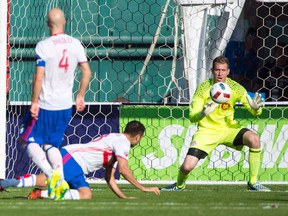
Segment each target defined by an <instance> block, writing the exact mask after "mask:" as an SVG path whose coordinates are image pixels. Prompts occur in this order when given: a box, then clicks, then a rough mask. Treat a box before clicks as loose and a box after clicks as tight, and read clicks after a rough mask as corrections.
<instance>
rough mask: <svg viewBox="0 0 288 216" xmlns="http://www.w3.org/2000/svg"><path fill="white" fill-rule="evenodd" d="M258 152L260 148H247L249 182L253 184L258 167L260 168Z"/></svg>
mask: <svg viewBox="0 0 288 216" xmlns="http://www.w3.org/2000/svg"><path fill="white" fill-rule="evenodd" d="M260 153H261V149H255V148H250V149H249V183H250V184H255V183H256V182H257V178H258V173H259V168H260Z"/></svg>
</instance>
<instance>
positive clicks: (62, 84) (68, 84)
mask: <svg viewBox="0 0 288 216" xmlns="http://www.w3.org/2000/svg"><path fill="white" fill-rule="evenodd" d="M36 54H37V63H39V62H41V61H44V63H43V64H42V65H41V66H44V67H45V76H44V80H43V84H42V91H41V94H40V97H39V106H40V108H42V109H47V110H62V109H68V108H70V107H71V106H72V103H73V98H72V88H73V83H74V72H75V69H76V67H77V65H78V63H81V62H87V57H86V54H85V50H84V47H83V46H82V45H81V43H80V41H79V40H78V39H76V38H73V37H71V36H69V35H66V34H57V35H52V36H51V37H49V38H47V39H45V40H42V41H40V42H39V43H38V44H37V46H36ZM37 65H38V64H37Z"/></svg>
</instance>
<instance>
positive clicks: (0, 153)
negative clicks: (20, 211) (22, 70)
mask: <svg viewBox="0 0 288 216" xmlns="http://www.w3.org/2000/svg"><path fill="white" fill-rule="evenodd" d="M7 7H8V1H5V0H3V1H0V29H1V31H0V52H1V53H0V106H1V109H0V110H1V111H0V122H1V126H0V178H5V171H6V111H5V110H6V67H7V65H6V64H7V62H6V60H7V12H8V11H7V9H8V8H7ZM2 109H3V110H2Z"/></svg>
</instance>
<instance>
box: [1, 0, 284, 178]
mask: <svg viewBox="0 0 288 216" xmlns="http://www.w3.org/2000/svg"><path fill="white" fill-rule="evenodd" d="M190 2H192V3H191V4H190ZM208 2H209V4H207V3H208ZM178 3H181V4H182V6H180V5H179V4H178ZM194 3H195V4H193V1H169V0H167V1H166V0H160V1H156V0H149V1H144V0H137V1H103V0H97V1H95V0H85V1H82V0H81V1H80V0H64V1H49V2H47V1H44V0H39V1H33V0H29V1H27V0H26V1H24V0H17V1H16V0H12V1H10V4H9V6H10V10H9V15H10V16H9V18H10V19H9V20H10V21H9V23H8V24H9V25H8V29H9V30H10V32H11V33H10V34H9V31H8V35H9V44H8V46H7V47H8V51H7V54H8V57H9V60H10V61H9V63H10V64H9V66H10V67H9V71H8V72H9V75H10V89H9V95H8V103H7V106H6V107H5V108H6V113H7V115H6V116H7V130H6V131H7V133H6V135H7V138H6V154H5V153H3V152H2V155H6V176H7V177H14V176H16V175H20V174H23V173H25V172H36V170H37V168H36V167H35V166H33V165H32V164H31V162H30V161H29V159H28V158H27V155H26V153H25V152H24V150H23V149H22V147H21V146H19V145H17V138H18V130H19V125H20V123H21V121H22V118H23V114H24V113H25V111H26V110H27V109H28V108H29V101H30V100H31V84H32V75H33V72H34V70H35V58H34V48H35V45H36V43H37V42H38V41H39V40H41V39H42V38H44V37H47V36H48V29H47V27H46V26H45V21H46V13H47V11H48V10H49V9H51V8H52V7H60V8H62V9H63V10H64V12H65V14H66V16H67V28H66V32H67V33H68V34H70V35H73V36H74V37H78V38H79V39H80V41H81V42H82V43H83V45H84V46H85V48H86V51H87V55H88V58H89V63H90V66H91V69H92V71H93V77H92V80H91V84H90V86H89V89H88V91H87V95H86V99H87V102H88V104H89V105H88V107H87V109H86V110H85V112H84V113H81V114H79V113H78V114H74V116H73V118H72V120H71V123H70V126H69V128H68V130H67V133H66V137H65V140H64V143H63V144H64V145H65V144H71V143H77V142H88V141H89V140H91V139H92V138H93V137H95V136H96V135H98V134H101V133H107V132H111V131H113V132H118V131H121V130H122V128H123V126H124V125H125V123H127V121H129V120H131V119H138V120H140V121H142V122H143V123H144V124H145V126H146V128H147V132H146V136H145V138H144V139H143V141H142V142H141V146H140V147H138V148H135V149H133V154H131V159H130V163H131V164H130V165H131V168H132V170H133V172H134V174H135V175H136V177H137V178H138V179H143V180H163V181H164V180H175V179H176V176H177V172H178V168H179V165H180V164H181V163H182V162H183V158H184V156H185V154H186V151H187V149H188V147H189V145H190V141H191V138H192V136H193V133H194V132H195V130H196V126H195V125H190V123H189V120H188V106H187V104H188V103H189V100H190V98H191V96H192V95H193V93H194V90H195V88H196V87H197V85H198V84H199V83H200V82H201V81H202V80H203V79H205V78H207V77H209V76H210V71H209V69H210V67H211V61H212V60H213V58H214V57H215V56H216V55H219V54H225V55H226V54H227V55H228V53H229V50H228V48H231V43H232V45H233V46H232V48H231V50H230V51H231V53H232V54H231V55H232V58H230V59H231V67H233V68H231V76H232V77H233V78H235V79H237V80H238V81H240V82H242V84H244V85H245V86H246V87H247V88H250V87H251V86H252V87H256V84H255V85H254V83H253V84H252V85H250V86H249V85H248V84H249V83H250V81H253V82H255V83H257V84H259V83H260V84H259V85H257V87H258V89H257V90H260V91H263V92H264V90H265V91H267V92H265V93H266V98H267V99H269V94H270V93H271V94H272V92H274V89H275V88H274V87H271V86H269V87H268V86H266V83H265V82H266V81H267V82H268V80H270V79H271V77H270V74H269V73H268V77H263V76H262V75H261V73H260V69H262V68H268V67H267V66H265V64H266V63H267V62H270V58H272V59H274V60H275V59H276V58H275V57H274V58H273V57H272V56H273V53H274V49H275V47H276V46H279V45H281V44H282V42H286V43H287V25H286V24H285V22H286V20H287V3H276V2H275V3H264V2H256V1H245V0H237V1H232V0H231V1H222V0H219V1H217V0H215V1H212V0H211V1H203V4H201V1H194ZM196 3H197V4H196ZM242 9H243V10H242ZM241 11H242V12H241ZM236 24H237V25H236ZM250 27H254V28H255V29H256V35H257V36H258V41H259V40H260V43H259V47H258V48H257V51H256V57H257V58H258V62H259V64H257V67H258V68H257V70H256V72H255V71H254V72H255V74H256V75H255V76H254V77H253V79H250V77H249V76H247V74H248V73H247V71H245V70H244V69H243V68H241V67H240V66H243V65H246V60H247V59H245V58H244V56H245V55H244V54H245V49H244V47H245V46H244V45H245V43H244V41H245V34H246V32H248V29H249V28H250ZM252 33H253V31H252ZM253 34H254V33H253ZM253 34H252V36H253ZM254 36H255V35H254ZM253 39H254V38H253ZM234 42H235V43H234ZM280 42H281V44H280ZM227 44H228V47H226V45H227ZM235 44H236V45H235ZM234 45H235V46H234ZM281 46H282V45H281ZM285 47H286V48H287V45H285V46H284V48H285ZM284 48H283V49H282V48H281V49H282V50H285V49H284ZM235 50H236V51H235ZM239 53H240V54H239ZM241 55H242V57H243V58H242V60H240V61H238V60H239V59H238V56H241ZM282 56H284V57H285V56H286V57H287V54H285V51H283V54H282ZM230 57H231V56H230ZM248 60H249V58H248ZM247 62H249V61H247ZM239 63H240V65H239ZM247 65H248V64H247ZM286 65H287V64H286ZM237 69H239V70H237ZM243 71H244V72H243ZM1 72H2V71H1ZM236 72H237V73H238V72H239V73H240V74H237V73H236ZM249 75H250V74H249ZM266 75H267V74H266ZM266 75H265V76H266ZM79 76H80V73H79V71H77V73H76V75H75V87H74V91H75V92H76V89H77V88H78V86H79V81H78V80H79ZM283 77H284V78H287V77H286V75H283ZM281 79H282V78H280V77H278V78H277V79H274V81H275V83H276V84H277V83H279V82H280V80H281ZM248 81H249V82H248ZM284 81H285V80H284ZM261 82H262V85H261ZM269 82H270V81H269ZM271 83H272V81H271ZM275 83H274V84H273V85H276V84H275ZM286 86H287V85H286ZM281 88H282V89H281V90H283V89H284V90H285V89H287V87H283V86H282V87H281ZM248 90H251V91H254V90H255V89H248ZM282 94H285V91H284V92H283V91H282ZM284 99H285V100H286V96H285V97H284ZM117 101H118V102H122V103H116V102H117ZM286 101H287V100H286ZM282 102H283V101H282ZM271 103H272V102H271ZM283 103H285V101H284V102H283ZM287 115H288V114H287V109H286V107H280V106H279V103H278V104H277V105H276V106H275V104H272V105H271V106H266V107H265V109H264V113H263V116H262V117H261V118H260V119H255V118H254V117H251V116H250V115H249V114H248V113H247V112H246V111H245V110H242V108H241V107H239V109H237V115H236V118H238V120H239V121H240V123H242V124H243V125H246V126H247V127H248V128H251V129H253V130H255V131H258V132H259V135H260V137H261V141H262V143H263V146H264V150H266V151H265V153H263V157H262V162H263V165H262V169H261V171H260V179H261V180H267V181H283V180H287V169H284V168H283V167H285V165H287V159H286V158H287V157H285V156H287V153H286V151H287V147H286V146H287ZM272 152H273V153H272ZM209 159H210V160H209ZM247 173H248V164H247V149H246V150H245V151H244V152H233V151H231V150H230V149H223V147H219V148H217V149H216V150H215V151H214V152H213V154H212V155H211V156H210V157H209V158H208V159H206V160H204V161H201V163H200V164H199V166H198V167H197V169H196V170H195V171H194V172H193V174H192V175H191V177H190V179H191V180H244V179H245V178H247ZM101 175H102V176H103V173H101V172H100V173H94V174H93V176H96V177H101Z"/></svg>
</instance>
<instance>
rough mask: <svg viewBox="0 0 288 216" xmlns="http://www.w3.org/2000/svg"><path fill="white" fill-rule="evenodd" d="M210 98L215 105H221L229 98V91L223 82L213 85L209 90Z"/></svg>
mask: <svg viewBox="0 0 288 216" xmlns="http://www.w3.org/2000/svg"><path fill="white" fill-rule="evenodd" d="M210 97H211V98H212V100H213V101H214V102H215V103H219V104H223V103H225V102H227V101H228V100H229V99H230V97H231V89H230V87H229V85H228V84H226V83H224V82H217V83H215V84H214V85H213V86H212V87H211V89H210Z"/></svg>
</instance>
